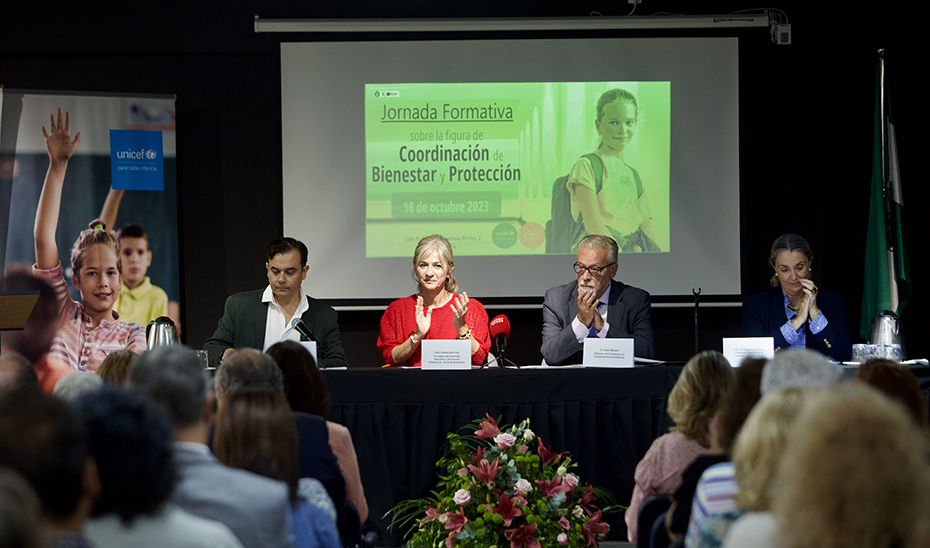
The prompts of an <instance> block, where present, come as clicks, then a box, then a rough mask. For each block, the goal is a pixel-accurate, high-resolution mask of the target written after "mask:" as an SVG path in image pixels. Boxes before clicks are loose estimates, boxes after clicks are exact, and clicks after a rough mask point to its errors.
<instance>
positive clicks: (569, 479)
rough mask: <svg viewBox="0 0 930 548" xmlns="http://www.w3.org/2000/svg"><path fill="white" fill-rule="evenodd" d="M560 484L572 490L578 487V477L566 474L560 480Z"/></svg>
mask: <svg viewBox="0 0 930 548" xmlns="http://www.w3.org/2000/svg"><path fill="white" fill-rule="evenodd" d="M562 483H563V484H565V485H567V486H569V487H571V488H572V489H574V488H575V487H578V476H576V475H575V474H566V475H565V477H563V478H562Z"/></svg>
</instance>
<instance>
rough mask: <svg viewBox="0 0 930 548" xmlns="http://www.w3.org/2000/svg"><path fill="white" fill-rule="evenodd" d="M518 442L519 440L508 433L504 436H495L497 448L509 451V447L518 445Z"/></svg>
mask: <svg viewBox="0 0 930 548" xmlns="http://www.w3.org/2000/svg"><path fill="white" fill-rule="evenodd" d="M516 441H517V438H515V437H514V436H513V435H512V434H508V433H506V432H505V433H503V434H498V435H496V436H494V443H496V444H497V447H498V448H500V449H507V448H508V447H511V446H512V445H513V444H514V443H516Z"/></svg>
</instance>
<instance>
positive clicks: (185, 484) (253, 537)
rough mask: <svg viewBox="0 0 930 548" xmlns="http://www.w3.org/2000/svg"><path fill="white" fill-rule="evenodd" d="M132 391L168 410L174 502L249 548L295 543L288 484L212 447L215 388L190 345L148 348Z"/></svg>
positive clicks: (135, 370) (132, 380)
mask: <svg viewBox="0 0 930 548" xmlns="http://www.w3.org/2000/svg"><path fill="white" fill-rule="evenodd" d="M129 389H130V390H132V391H134V392H138V393H141V394H145V395H147V396H148V397H150V398H151V399H153V400H154V401H155V402H157V403H159V404H161V405H162V406H164V407H165V409H166V410H167V411H168V416H169V417H170V419H171V423H172V426H173V433H174V446H173V453H174V458H175V461H176V463H177V466H178V475H179V477H180V480H179V481H178V485H177V487H176V488H175V490H174V492H173V493H172V495H171V501H172V502H174V503H175V504H177V505H178V506H180V507H181V508H183V509H184V510H186V511H188V512H190V513H191V514H194V515H195V516H200V517H204V518H208V519H212V520H216V521H219V522H221V523H224V524H225V525H226V526H228V527H229V528H230V529H231V530H232V532H233V533H234V534H235V535H236V537H237V538H238V539H239V541H240V542H242V544H243V546H245V547H246V548H258V547H265V546H268V547H287V546H290V538H289V535H290V531H291V526H290V522H289V520H290V510H289V499H288V488H287V485H286V484H284V483H283V482H279V481H274V480H271V479H268V478H264V477H262V476H259V475H257V474H253V473H251V472H246V471H245V470H235V469H232V468H227V467H226V466H224V465H223V464H222V463H221V462H219V461H218V460H217V459H216V457H214V456H213V453H211V452H210V449H209V448H208V447H207V440H208V439H209V436H210V424H211V423H212V422H213V403H214V401H213V392H212V391H211V390H210V385H209V384H208V379H207V375H206V372H205V371H204V370H203V366H202V362H201V361H200V359H199V358H198V357H197V356H196V355H195V354H194V353H193V352H192V351H191V350H190V349H188V348H185V347H182V346H165V347H160V348H156V349H154V350H151V351H149V352H146V353H145V354H143V355H142V357H141V358H139V361H138V362H137V364H136V366H135V367H134V368H133V370H132V372H131V373H130V376H129Z"/></svg>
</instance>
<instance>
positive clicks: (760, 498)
mask: <svg viewBox="0 0 930 548" xmlns="http://www.w3.org/2000/svg"><path fill="white" fill-rule="evenodd" d="M808 394H810V389H808V388H799V387H797V386H789V387H786V388H780V389H778V390H775V391H773V392H769V393H768V394H766V395H765V396H764V397H763V398H762V399H761V400H759V403H758V404H756V406H755V407H754V408H753V410H752V412H751V413H749V416H748V417H747V418H746V422H745V424H744V425H743V428H742V429H741V430H740V431H739V435H737V437H736V440H735V441H734V442H733V465H734V468H735V471H736V474H735V479H736V484H737V486H738V487H739V491H738V492H737V493H736V495H735V497H734V498H735V500H736V502H737V504H739V506H740V508H742V509H744V510H747V511H755V512H764V511H767V510H768V509H769V506H770V500H771V499H770V486H771V483H772V479H773V478H774V477H775V473H776V472H777V470H778V464H779V462H780V461H781V457H782V455H783V454H784V452H785V445H786V444H787V442H788V439H789V437H791V436H792V435H793V434H794V432H795V431H796V430H797V429H798V427H796V424H797V423H796V419H797V417H798V414H800V412H801V409H802V408H803V405H804V400H805V398H806V397H807V395H808ZM800 428H803V426H800Z"/></svg>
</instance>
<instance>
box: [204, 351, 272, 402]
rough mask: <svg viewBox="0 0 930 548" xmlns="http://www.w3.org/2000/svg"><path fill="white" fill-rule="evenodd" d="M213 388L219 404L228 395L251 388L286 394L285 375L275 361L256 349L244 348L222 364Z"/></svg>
mask: <svg viewBox="0 0 930 548" xmlns="http://www.w3.org/2000/svg"><path fill="white" fill-rule="evenodd" d="M213 386H214V388H215V390H216V398H217V400H219V404H220V405H222V404H223V400H224V399H225V397H226V393H228V392H231V391H232V390H238V389H242V388H250V389H252V390H267V391H269V392H280V393H282V394H283V393H284V374H283V373H282V372H281V368H280V367H278V364H276V363H275V361H274V359H273V358H272V357H271V356H269V355H268V354H263V353H262V352H259V351H258V350H255V349H254V348H242V349H239V350H236V351H235V353H233V354H232V355H230V356H229V357H227V358H226V359H225V360H223V362H222V363H220V366H219V367H218V368H217V370H216V376H214V377H213Z"/></svg>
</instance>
